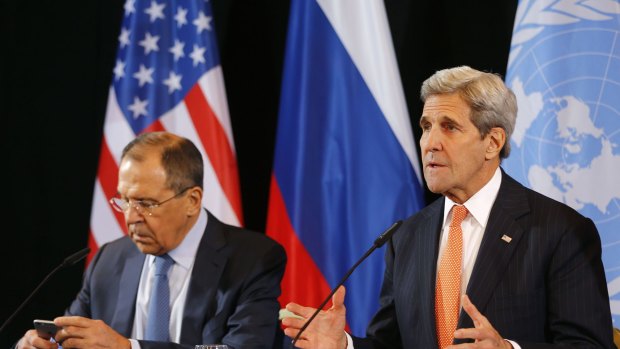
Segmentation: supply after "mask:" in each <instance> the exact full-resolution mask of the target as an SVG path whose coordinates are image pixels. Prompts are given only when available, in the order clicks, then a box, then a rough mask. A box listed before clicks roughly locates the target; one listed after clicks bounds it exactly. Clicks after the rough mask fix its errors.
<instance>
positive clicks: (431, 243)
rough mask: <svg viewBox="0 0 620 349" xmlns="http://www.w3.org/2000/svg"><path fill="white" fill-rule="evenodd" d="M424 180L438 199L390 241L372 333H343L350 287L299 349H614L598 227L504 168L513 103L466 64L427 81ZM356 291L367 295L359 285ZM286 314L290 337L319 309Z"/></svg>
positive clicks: (491, 79) (490, 77)
mask: <svg viewBox="0 0 620 349" xmlns="http://www.w3.org/2000/svg"><path fill="white" fill-rule="evenodd" d="M421 97H422V100H423V102H424V109H423V112H422V116H421V117H420V127H421V129H422V137H421V139H420V148H421V152H422V163H423V166H424V178H425V180H426V184H427V186H428V188H429V190H430V191H432V192H434V193H439V194H442V197H441V198H440V199H438V200H437V201H435V202H434V203H432V204H430V205H429V206H428V207H426V208H425V209H423V210H422V211H420V212H418V213H417V214H415V215H414V216H412V217H410V218H409V219H407V220H406V222H405V223H404V224H403V226H402V227H401V228H400V231H399V232H397V233H396V234H395V235H394V236H393V238H392V240H391V241H390V243H389V244H388V246H387V248H386V255H385V260H386V270H385V274H384V280H383V285H382V289H381V299H380V308H379V310H378V312H377V313H376V314H375V316H374V318H373V319H372V321H371V323H370V325H369V326H368V329H367V336H366V338H351V337H350V336H349V335H348V334H346V335H345V332H344V327H345V323H346V319H345V307H344V293H345V292H344V288H342V289H340V290H338V292H336V294H335V295H334V298H333V305H332V307H331V308H330V309H328V310H326V311H322V312H321V313H320V315H319V316H317V318H316V319H315V321H314V322H313V323H312V324H311V325H310V326H309V327H308V329H307V330H306V331H305V332H303V334H302V335H301V338H300V339H299V340H298V341H297V343H296V345H297V346H298V347H300V348H345V347H355V348H425V349H426V348H441V349H443V348H446V347H450V348H511V347H512V348H524V349H525V348H542V347H544V348H556V347H557V348H567V347H571V348H572V347H575V348H577V347H579V348H586V347H587V348H614V346H613V342H612V324H611V314H610V309H609V303H608V294H607V287H606V282H605V275H604V271H603V265H602V261H601V242H600V238H599V236H598V232H597V230H596V227H595V226H594V224H593V222H592V221H591V220H590V219H588V218H586V217H583V216H582V215H580V214H579V213H577V212H576V211H575V210H573V209H571V208H569V207H568V206H566V205H564V204H562V203H559V202H556V201H554V200H552V199H550V198H547V197H545V196H543V195H541V194H539V193H536V192H535V191H532V190H530V189H527V188H525V187H524V186H522V185H521V184H519V183H517V182H516V181H515V180H514V179H512V178H511V177H510V176H508V175H507V174H506V173H504V172H503V171H502V169H501V168H500V163H501V159H503V158H506V157H507V156H508V155H509V153H510V147H509V142H510V136H511V134H512V131H513V129H514V125H515V119H516V114H517V104H516V98H515V96H514V94H513V93H512V91H510V90H509V89H508V88H507V87H506V85H505V84H504V82H503V81H502V80H501V78H500V77H499V76H497V75H495V74H490V73H485V72H481V71H477V70H475V69H472V68H470V67H465V66H463V67H457V68H452V69H445V70H441V71H438V72H437V73H435V74H434V75H433V76H431V77H430V78H429V79H427V80H426V81H425V82H424V84H423V85H422V91H421ZM355 291H356V292H361V290H355ZM287 309H288V310H290V311H291V312H293V313H295V314H297V315H300V316H301V317H303V318H304V319H296V318H287V319H285V320H284V321H283V324H284V325H285V326H287V327H288V328H286V330H285V333H286V334H287V335H288V336H290V337H295V336H296V335H297V334H298V332H299V329H300V328H301V326H302V325H303V324H304V323H305V321H306V319H307V318H308V317H310V316H311V315H312V313H313V312H314V309H313V308H308V307H303V306H300V305H298V304H295V303H290V304H288V305H287Z"/></svg>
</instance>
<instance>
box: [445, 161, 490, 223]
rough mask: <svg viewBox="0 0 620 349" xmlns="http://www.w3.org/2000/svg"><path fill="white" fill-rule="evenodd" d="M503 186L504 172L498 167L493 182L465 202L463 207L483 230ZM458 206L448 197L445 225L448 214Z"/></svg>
mask: <svg viewBox="0 0 620 349" xmlns="http://www.w3.org/2000/svg"><path fill="white" fill-rule="evenodd" d="M501 184H502V171H501V170H500V168H499V167H498V168H497V169H496V170H495V173H494V174H493V177H491V180H489V181H488V182H487V184H485V185H484V187H482V188H481V189H480V190H478V192H477V193H476V194H474V195H473V196H472V197H470V198H469V200H467V201H465V202H464V203H463V205H465V207H466V208H467V211H469V213H470V214H471V216H472V217H474V219H475V220H476V221H477V222H478V224H480V225H481V226H482V227H483V228H485V227H486V226H487V222H488V220H489V215H490V214H491V208H492V207H493V203H494V202H495V198H497V193H498V192H499V187H500V185H501ZM454 205H458V204H457V203H455V202H454V201H452V200H450V199H448V198H447V197H446V200H445V203H444V210H443V222H444V224H445V222H446V219H448V214H449V213H450V210H451V209H452V206H454Z"/></svg>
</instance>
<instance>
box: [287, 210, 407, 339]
mask: <svg viewBox="0 0 620 349" xmlns="http://www.w3.org/2000/svg"><path fill="white" fill-rule="evenodd" d="M401 224H403V221H396V222H395V223H394V224H392V226H391V227H389V228H388V229H387V230H386V231H385V232H383V233H382V234H381V235H379V237H378V238H377V239H376V240H375V242H374V243H373V244H372V246H371V247H370V249H368V251H366V253H364V255H363V256H362V258H360V259H359V260H358V261H357V263H355V264H354V265H353V266H352V267H351V268H350V269H349V271H347V273H346V275H345V276H344V277H343V278H342V280H340V282H338V284H337V285H336V287H334V288H333V289H332V290H331V292H330V293H329V295H327V297H326V298H325V300H323V303H321V305H319V307H318V308H317V309H316V311H315V312H314V313H313V314H312V316H310V318H309V319H308V321H306V323H305V324H304V325H303V326H302V327H301V328H300V329H299V332H298V333H297V335H296V336H295V338H294V339H293V346H295V343H297V341H298V340H299V337H300V336H301V334H302V333H303V332H304V331H305V330H306V328H308V326H309V325H310V323H311V322H312V320H314V318H315V317H316V316H317V315H319V312H320V311H321V310H322V309H323V307H324V306H325V304H327V302H329V300H330V299H331V298H332V296H333V295H334V293H336V291H337V290H338V288H340V286H342V285H343V284H344V283H345V281H347V279H348V278H349V276H351V274H352V273H353V271H354V270H355V268H357V266H358V265H360V264H361V263H362V262H363V261H364V260H365V259H366V258H367V257H368V256H370V254H371V253H373V252H374V250H376V249H377V248H379V247H381V246H383V245H384V244H385V243H386V242H387V241H388V240H389V239H390V237H392V234H394V232H395V231H396V230H397V229H398V228H399V227H400V226H401Z"/></svg>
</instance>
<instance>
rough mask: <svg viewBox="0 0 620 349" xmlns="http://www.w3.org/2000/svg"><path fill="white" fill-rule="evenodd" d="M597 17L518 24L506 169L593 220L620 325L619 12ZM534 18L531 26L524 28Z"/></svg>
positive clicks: (579, 15)
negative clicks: (514, 104) (515, 113)
mask: <svg viewBox="0 0 620 349" xmlns="http://www.w3.org/2000/svg"><path fill="white" fill-rule="evenodd" d="M530 10H531V9H530ZM530 12H531V11H530ZM543 12H544V11H543ZM605 12H607V13H605ZM549 13H551V12H549V11H547V15H548V14H549ZM597 13H598V14H599V15H600V16H601V17H600V18H598V19H597V20H587V18H586V17H587V16H585V15H583V13H580V12H578V11H576V12H575V13H572V14H570V16H569V15H567V16H566V17H567V18H569V19H571V20H570V21H569V20H567V18H564V21H563V22H562V21H560V22H561V24H558V23H555V24H551V25H550V24H549V22H550V21H549V16H547V18H546V19H547V20H540V21H539V22H538V23H539V25H536V22H535V20H533V19H532V15H531V14H528V13H525V14H523V13H522V17H521V22H516V24H515V36H517V34H520V35H521V38H520V40H517V44H516V45H515V39H514V36H513V45H512V50H511V59H510V63H509V67H508V73H507V76H506V82H507V84H508V85H509V86H510V87H511V89H512V90H513V91H514V93H515V95H516V97H517V102H518V106H519V111H518V116H517V124H516V127H515V130H514V133H513V136H512V140H511V147H512V152H511V155H510V157H509V158H508V159H506V160H505V161H504V162H503V164H502V167H503V168H504V169H505V170H506V171H507V173H508V174H510V175H511V176H513V177H515V178H516V179H517V180H518V181H519V182H521V183H523V184H524V185H526V186H528V187H530V188H532V189H534V190H536V191H538V192H540V193H542V194H544V195H546V196H549V197H551V198H553V199H556V200H558V201H561V202H564V203H566V204H567V205H569V206H571V207H572V208H574V209H576V210H577V211H579V212H580V213H581V214H583V215H584V216H586V217H589V218H591V219H592V220H593V221H594V223H595V224H596V226H597V228H598V230H599V234H600V237H601V241H602V246H603V263H604V266H605V273H606V277H607V283H608V290H609V296H610V302H611V310H612V315H613V317H614V324H617V323H619V322H620V180H619V179H620V175H619V173H620V27H619V26H618V25H617V23H618V19H617V13H614V14H613V15H610V13H609V11H598V12H597ZM528 15H530V18H529V22H528V23H529V26H525V25H524V23H525V22H526V21H527V18H525V17H527V16H528ZM539 15H540V13H539ZM543 17H544V16H543ZM539 18H540V17H539ZM612 18H613V20H612ZM517 19H519V18H517ZM564 22H566V23H564ZM532 23H534V25H532ZM542 23H544V24H542ZM522 25H523V26H522ZM523 28H525V29H523ZM528 31H529V32H528ZM524 37H525V39H524Z"/></svg>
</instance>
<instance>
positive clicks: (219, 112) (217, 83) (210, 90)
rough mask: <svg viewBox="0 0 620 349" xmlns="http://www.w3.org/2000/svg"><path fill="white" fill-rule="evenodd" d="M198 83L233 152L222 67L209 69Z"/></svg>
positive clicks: (233, 144)
mask: <svg viewBox="0 0 620 349" xmlns="http://www.w3.org/2000/svg"><path fill="white" fill-rule="evenodd" d="M198 85H200V89H201V90H202V93H204V95H205V98H206V99H207V102H208V103H209V105H210V106H211V109H212V110H213V113H214V114H215V117H217V119H218V120H219V122H220V125H222V128H223V129H224V132H225V133H226V137H227V138H228V145H229V146H230V149H232V151H233V153H234V152H235V142H233V135H232V127H231V125H230V116H229V114H228V104H227V103H226V101H227V99H226V89H225V86H224V75H223V74H222V68H221V67H220V66H217V67H215V68H212V69H210V70H209V71H207V72H206V73H205V74H203V75H202V77H201V78H200V79H199V80H198Z"/></svg>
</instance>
